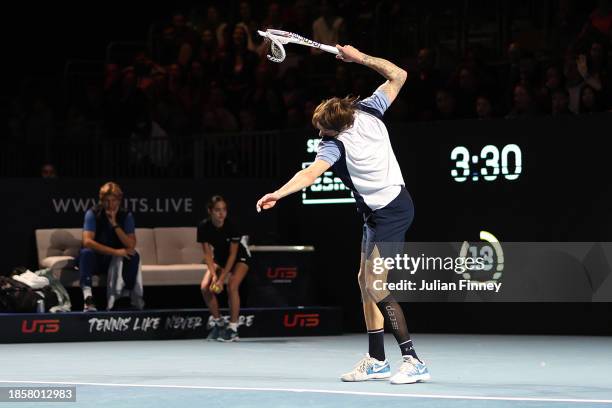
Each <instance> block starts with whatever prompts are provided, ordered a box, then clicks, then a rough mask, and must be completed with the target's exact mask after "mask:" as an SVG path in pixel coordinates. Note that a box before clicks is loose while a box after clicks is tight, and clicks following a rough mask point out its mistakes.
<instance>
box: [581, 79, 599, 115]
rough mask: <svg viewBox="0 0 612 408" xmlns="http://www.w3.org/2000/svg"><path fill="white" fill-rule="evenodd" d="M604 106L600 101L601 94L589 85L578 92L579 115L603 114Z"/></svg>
mask: <svg viewBox="0 0 612 408" xmlns="http://www.w3.org/2000/svg"><path fill="white" fill-rule="evenodd" d="M603 111H604V106H603V104H602V101H601V92H599V91H597V90H596V89H595V88H593V87H592V86H591V85H585V86H583V87H582V89H581V90H580V113H596V112H603Z"/></svg>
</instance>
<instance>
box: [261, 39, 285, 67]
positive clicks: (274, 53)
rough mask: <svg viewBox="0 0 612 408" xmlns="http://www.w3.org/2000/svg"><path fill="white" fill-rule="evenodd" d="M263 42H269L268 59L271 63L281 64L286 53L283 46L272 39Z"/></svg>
mask: <svg viewBox="0 0 612 408" xmlns="http://www.w3.org/2000/svg"><path fill="white" fill-rule="evenodd" d="M265 41H267V42H269V43H270V44H269V50H268V55H267V57H268V59H269V60H270V61H272V62H282V61H284V60H285V57H286V53H285V48H284V47H283V45H282V44H281V43H280V42H278V41H275V40H274V39H272V38H269V37H268V38H266V39H265Z"/></svg>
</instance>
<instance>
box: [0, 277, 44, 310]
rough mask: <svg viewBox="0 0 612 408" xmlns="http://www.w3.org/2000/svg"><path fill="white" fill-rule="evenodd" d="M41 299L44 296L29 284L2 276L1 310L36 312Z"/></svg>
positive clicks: (0, 289)
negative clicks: (37, 303)
mask: <svg viewBox="0 0 612 408" xmlns="http://www.w3.org/2000/svg"><path fill="white" fill-rule="evenodd" d="M39 299H42V297H41V296H40V295H39V294H38V293H36V291H34V290H33V289H32V288H31V287H29V286H28V285H25V284H23V283H21V282H19V281H16V280H15V279H13V278H8V277H6V276H0V312H4V313H35V312H36V302H37V301H38V300H39Z"/></svg>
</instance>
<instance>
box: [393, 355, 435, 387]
mask: <svg viewBox="0 0 612 408" xmlns="http://www.w3.org/2000/svg"><path fill="white" fill-rule="evenodd" d="M430 379H431V375H429V370H428V369H427V366H425V364H423V363H422V362H420V361H419V360H417V359H416V358H414V357H412V356H404V362H403V363H402V365H401V366H400V368H399V370H398V371H397V373H396V374H395V375H394V376H393V377H391V380H390V382H391V384H414V383H416V382H423V381H428V380H430Z"/></svg>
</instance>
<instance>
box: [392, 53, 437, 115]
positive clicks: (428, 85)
mask: <svg viewBox="0 0 612 408" xmlns="http://www.w3.org/2000/svg"><path fill="white" fill-rule="evenodd" d="M434 64H435V54H434V52H433V51H432V50H431V49H429V48H422V49H421V50H419V52H418V54H417V67H416V71H415V72H414V75H411V74H409V75H408V80H407V82H406V85H405V87H404V88H405V89H406V90H405V92H403V93H402V94H401V99H405V100H406V101H407V103H408V105H409V106H410V108H409V109H410V110H412V111H413V112H414V117H415V118H416V119H417V120H430V119H431V118H432V117H433V112H434V110H435V107H436V90H437V89H439V88H440V86H441V85H442V79H441V75H440V72H439V71H438V70H437V69H435V68H434Z"/></svg>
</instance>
